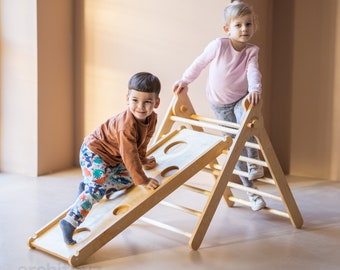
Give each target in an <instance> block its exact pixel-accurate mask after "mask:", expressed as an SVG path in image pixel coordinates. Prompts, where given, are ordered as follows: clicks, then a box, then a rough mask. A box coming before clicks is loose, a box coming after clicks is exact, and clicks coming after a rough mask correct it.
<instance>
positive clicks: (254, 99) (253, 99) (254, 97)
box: [247, 92, 261, 106]
mask: <svg viewBox="0 0 340 270" xmlns="http://www.w3.org/2000/svg"><path fill="white" fill-rule="evenodd" d="M247 99H248V101H249V103H250V104H251V105H253V106H255V105H256V104H257V103H259V101H260V99H261V94H260V93H258V92H251V93H249V94H248V96H247Z"/></svg>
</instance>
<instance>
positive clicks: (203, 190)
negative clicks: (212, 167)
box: [182, 184, 211, 196]
mask: <svg viewBox="0 0 340 270" xmlns="http://www.w3.org/2000/svg"><path fill="white" fill-rule="evenodd" d="M182 187H184V188H186V189H189V190H191V191H194V192H197V193H201V194H203V195H208V196H209V195H210V194H211V192H210V191H209V190H206V189H203V188H198V187H194V186H191V185H188V184H184V185H182Z"/></svg>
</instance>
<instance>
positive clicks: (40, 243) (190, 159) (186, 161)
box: [29, 128, 231, 266]
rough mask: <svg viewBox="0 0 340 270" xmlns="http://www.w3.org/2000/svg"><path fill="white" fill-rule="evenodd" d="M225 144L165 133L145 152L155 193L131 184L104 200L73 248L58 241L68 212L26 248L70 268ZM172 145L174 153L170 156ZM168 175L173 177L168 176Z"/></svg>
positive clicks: (191, 133)
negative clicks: (150, 157) (151, 159)
mask: <svg viewBox="0 0 340 270" xmlns="http://www.w3.org/2000/svg"><path fill="white" fill-rule="evenodd" d="M230 144H231V141H230V140H229V141H227V140H223V138H221V137H220V136H215V135H211V134H206V133H202V132H197V131H194V130H190V129H183V128H182V129H180V130H175V131H174V132H172V133H169V134H168V135H167V136H166V137H163V138H162V139H161V140H160V141H159V142H158V143H156V145H154V146H153V147H152V148H151V149H150V150H149V151H148V155H153V156H155V158H156V160H157V163H158V165H157V167H156V168H154V169H152V170H149V171H147V174H148V175H149V176H150V177H153V178H155V179H157V180H159V181H160V182H161V185H160V186H159V187H158V188H157V189H156V190H152V191H151V190H147V189H145V188H144V187H141V186H134V187H132V188H130V189H128V190H126V191H125V192H123V193H121V194H119V195H116V197H115V198H114V199H109V200H107V199H103V200H102V201H101V202H100V203H98V204H96V205H95V206H94V207H93V209H92V211H91V212H90V214H89V216H88V217H87V218H86V220H85V222H84V223H83V224H82V225H81V227H80V228H79V229H77V230H78V231H79V230H80V231H83V232H85V233H86V232H89V233H88V234H89V235H88V236H87V237H85V238H84V239H82V238H81V237H80V240H78V241H77V242H78V243H77V244H76V245H73V246H68V245H66V244H64V242H63V239H62V234H61V231H60V229H59V226H58V223H59V221H60V220H61V219H62V218H63V217H64V216H65V214H66V213H67V211H64V212H63V213H62V214H61V215H60V216H58V217H57V218H56V219H54V220H53V222H51V223H49V224H47V225H46V226H45V227H44V228H42V229H41V230H40V231H38V232H36V234H35V235H34V236H33V237H31V238H30V239H29V246H30V247H31V248H35V249H39V250H42V251H44V252H47V253H49V254H51V255H53V256H56V257H58V258H60V259H62V260H65V261H68V262H69V263H70V264H71V265H72V266H79V265H81V264H83V263H84V262H85V260H86V258H88V256H90V255H91V254H93V253H94V252H96V251H97V250H98V249H99V248H101V247H102V246H103V245H105V244H106V243H107V242H109V241H110V240H111V239H112V238H114V237H115V236H116V235H117V234H119V233H120V232H122V231H123V230H125V229H126V228H127V227H128V226H130V225H131V224H132V223H133V222H135V221H136V220H137V219H139V218H140V217H141V216H143V215H144V214H145V213H146V212H147V211H149V210H150V209H151V208H152V207H154V206H155V205H157V204H158V203H159V202H160V201H162V200H163V199H164V198H165V197H167V196H168V195H169V194H171V193H172V192H173V191H174V190H176V189H177V188H178V187H179V186H181V185H183V184H184V183H185V182H186V181H187V180H188V179H190V178H191V177H192V176H193V175H195V174H196V173H198V172H199V171H200V170H201V169H202V168H204V167H205V166H207V165H208V164H209V162H210V161H211V160H213V159H215V158H216V157H217V156H219V155H220V154H221V153H222V151H223V149H225V148H228V147H229V146H230ZM197 145H200V147H197ZM171 147H174V148H176V147H177V149H175V150H174V151H173V152H171ZM181 147H182V148H181ZM178 148H180V149H178ZM167 153H168V154H167ZM171 172H173V174H172V175H169V176H167V174H169V173H171ZM79 235H81V233H79ZM75 238H76V237H75Z"/></svg>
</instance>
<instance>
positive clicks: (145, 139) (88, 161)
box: [60, 72, 161, 245]
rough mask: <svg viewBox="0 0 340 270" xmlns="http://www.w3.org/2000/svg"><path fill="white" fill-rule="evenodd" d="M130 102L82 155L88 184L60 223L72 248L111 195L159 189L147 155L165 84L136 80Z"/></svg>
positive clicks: (141, 76) (88, 141) (140, 76)
mask: <svg viewBox="0 0 340 270" xmlns="http://www.w3.org/2000/svg"><path fill="white" fill-rule="evenodd" d="M128 89H129V90H128V93H127V96H126V99H127V103H128V108H127V109H126V110H125V111H123V112H121V113H120V114H118V115H116V116H114V117H112V118H110V119H108V120H107V121H106V122H105V123H103V124H102V125H100V126H99V127H98V128H97V129H96V130H95V131H94V132H92V133H91V134H90V135H88V136H87V137H86V138H85V139H84V142H83V145H82V146H81V149H80V166H81V169H82V172H83V177H84V179H83V182H81V184H80V190H79V196H78V198H77V199H76V201H75V203H74V204H73V206H72V207H71V209H70V211H69V213H68V214H67V215H66V216H65V218H64V219H62V220H61V221H60V227H61V230H62V232H63V237H64V241H65V243H66V244H69V245H72V244H75V243H76V242H75V241H74V240H73V233H74V231H75V229H76V228H77V227H78V226H79V225H80V224H81V223H82V222H83V221H84V220H85V217H86V216H87V215H88V213H89V212H90V210H91V208H92V206H93V205H94V204H95V203H97V202H99V201H100V200H101V199H102V198H103V197H104V196H105V195H106V196H108V195H110V194H112V193H113V192H115V191H118V190H122V189H127V188H129V187H130V186H132V185H134V184H135V185H144V186H145V187H146V188H148V189H155V188H157V187H158V186H159V183H158V181H157V180H156V179H153V178H148V177H147V176H146V174H145V172H144V170H143V166H144V169H152V168H154V167H155V166H156V160H155V159H154V158H153V157H149V158H148V157H146V149H147V146H148V143H149V142H150V139H151V137H152V136H153V134H154V132H155V128H156V123H157V114H156V113H155V112H154V109H155V108H157V107H158V106H159V102H160V99H159V92H160V89H161V84H160V81H159V79H158V78H157V77H156V76H154V75H152V74H150V73H147V72H140V73H137V74H135V75H133V76H132V77H131V79H130V80H129V83H128Z"/></svg>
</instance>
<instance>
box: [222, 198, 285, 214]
mask: <svg viewBox="0 0 340 270" xmlns="http://www.w3.org/2000/svg"><path fill="white" fill-rule="evenodd" d="M228 200H230V201H232V202H235V203H240V204H243V205H246V206H249V207H250V206H251V205H250V202H248V201H246V200H243V199H240V198H236V197H234V196H229V197H228ZM263 210H266V211H268V212H270V213H272V214H275V215H278V216H281V217H284V218H289V215H288V213H286V212H283V211H281V210H277V209H274V208H270V207H265V208H264V209H263Z"/></svg>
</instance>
